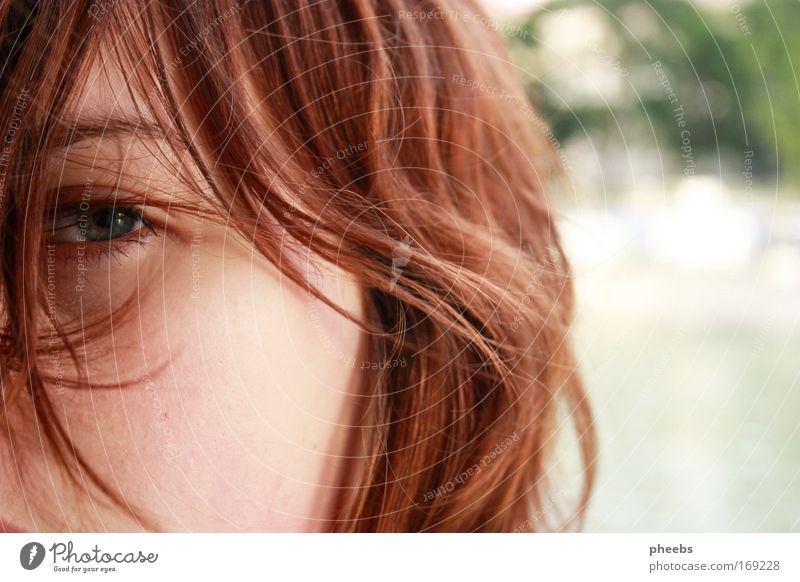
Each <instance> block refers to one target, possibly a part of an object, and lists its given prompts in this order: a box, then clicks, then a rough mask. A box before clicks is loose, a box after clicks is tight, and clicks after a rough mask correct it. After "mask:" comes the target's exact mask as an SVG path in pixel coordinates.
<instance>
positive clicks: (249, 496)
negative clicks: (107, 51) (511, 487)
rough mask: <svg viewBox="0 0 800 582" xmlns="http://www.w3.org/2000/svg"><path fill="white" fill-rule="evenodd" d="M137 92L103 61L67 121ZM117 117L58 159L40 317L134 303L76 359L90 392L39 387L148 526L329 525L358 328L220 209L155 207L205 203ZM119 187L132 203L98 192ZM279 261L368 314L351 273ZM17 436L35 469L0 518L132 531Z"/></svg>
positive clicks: (157, 143)
mask: <svg viewBox="0 0 800 582" xmlns="http://www.w3.org/2000/svg"><path fill="white" fill-rule="evenodd" d="M136 100H137V98H134V97H132V96H131V95H130V94H129V93H128V90H127V84H126V81H125V78H124V76H123V75H121V74H120V73H119V72H118V71H114V70H111V69H109V68H107V67H106V68H101V67H96V68H95V69H94V70H93V72H92V73H91V74H90V76H89V77H88V80H87V84H86V88H85V89H84V92H83V93H82V94H81V95H80V96H79V98H78V99H77V100H76V103H75V106H74V107H73V108H72V111H71V112H70V115H71V117H72V118H74V119H73V121H75V122H76V123H78V124H80V123H81V122H82V120H92V121H93V122H96V121H98V120H106V119H109V118H125V119H126V120H128V121H130V120H136V119H137V118H138V117H139V114H137V107H136V105H137V103H136ZM140 105H141V104H140ZM140 109H141V107H140ZM145 121H146V120H145ZM120 127H124V126H122V125H120V126H116V125H113V124H110V125H109V130H108V131H107V132H105V134H104V135H103V136H102V137H101V136H89V137H86V138H85V139H80V138H79V141H75V142H74V143H73V144H72V145H71V146H69V147H68V149H66V150H65V151H63V152H61V153H60V154H59V155H57V156H54V157H53V160H52V171H51V172H50V175H49V176H48V177H47V179H48V181H49V183H50V184H51V186H52V188H54V189H60V190H61V192H62V193H61V194H60V198H61V200H59V203H61V202H63V201H70V202H72V203H73V205H72V206H71V207H70V208H68V209H67V210H63V211H62V212H61V213H59V214H58V215H57V217H56V226H57V230H56V231H55V232H54V234H53V235H52V237H51V240H50V244H52V245H54V246H52V247H49V249H48V251H47V253H48V256H47V267H48V270H47V277H48V286H49V288H52V290H53V296H52V301H51V303H50V305H49V311H50V313H49V315H50V316H51V317H53V318H54V319H55V320H56V321H59V322H60V323H65V322H70V321H71V322H75V321H77V322H82V323H81V325H88V322H89V321H90V319H91V316H92V315H96V314H103V313H105V314H106V315H108V314H109V313H110V310H111V309H112V308H113V309H117V308H119V307H120V306H121V305H122V304H123V303H124V301H125V300H126V299H129V298H130V299H131V302H130V303H129V304H128V305H127V306H126V307H125V308H124V309H123V310H122V311H121V312H120V313H115V314H114V318H113V319H112V320H111V321H110V322H108V323H107V324H104V325H103V327H102V328H101V329H100V330H98V333H100V334H101V335H102V339H100V340H97V341H95V342H93V343H91V344H90V345H89V347H88V348H87V349H86V350H85V354H83V353H82V354H81V357H80V358H79V360H80V362H81V366H82V367H83V368H84V371H85V373H86V374H87V384H88V385H89V386H90V388H80V389H75V388H72V387H70V386H68V385H64V386H61V385H60V384H57V385H56V386H54V387H53V388H52V389H51V390H50V398H51V400H52V402H53V404H54V407H55V410H56V412H57V414H58V416H59V417H60V418H61V421H62V423H63V426H64V427H65V429H66V431H67V434H68V435H69V437H70V438H71V439H72V442H73V443H74V444H75V446H76V448H77V450H78V451H79V452H80V453H81V454H82V455H83V456H84V458H85V460H86V461H87V462H88V465H89V466H90V467H92V468H94V469H95V470H96V471H97V473H98V474H99V476H100V477H101V478H102V480H103V481H104V482H105V483H107V484H109V486H110V488H111V490H112V491H113V492H114V493H115V494H116V495H117V496H118V497H119V498H120V499H122V500H123V502H124V503H125V504H126V505H128V506H129V507H130V508H132V509H134V510H136V511H138V512H139V514H140V515H141V516H142V517H144V518H147V519H149V520H150V521H151V522H152V524H153V525H154V526H155V527H157V528H158V529H163V530H171V531H186V530H189V531H197V530H202V531H215V530H226V531H238V530H245V531H269V530H314V529H324V528H325V526H326V524H325V523H323V522H320V521H317V520H319V519H324V518H326V517H328V516H329V515H330V512H331V511H332V509H333V508H332V502H333V495H334V492H335V489H334V487H335V486H336V485H337V484H340V478H341V474H340V469H341V468H342V460H341V459H342V455H345V454H346V453H347V451H346V448H347V446H346V441H347V438H346V437H347V435H348V434H349V433H348V432H347V431H346V426H347V425H348V424H350V423H351V422H352V421H354V420H355V418H354V417H353V415H354V413H355V405H354V401H355V399H356V394H357V392H358V389H359V386H360V368H361V366H359V362H361V361H362V359H363V356H364V354H363V353H362V351H363V347H364V343H363V337H362V333H361V332H360V330H359V329H358V328H357V327H356V326H355V325H354V324H352V323H351V322H349V321H348V320H347V319H346V318H345V317H343V316H341V315H339V314H338V313H336V312H335V311H334V310H333V309H331V308H329V307H327V306H326V305H325V304H324V303H323V302H321V301H319V300H316V299H314V298H313V297H312V296H311V295H309V294H308V293H307V292H306V291H305V290H303V289H301V288H300V287H299V286H297V285H295V284H293V283H291V282H290V281H289V280H288V279H287V278H286V277H285V276H283V275H282V274H281V272H280V271H279V270H278V269H277V268H275V267H274V266H272V265H271V264H269V263H268V262H267V261H266V260H265V259H264V258H263V257H261V256H260V255H259V254H258V253H257V252H255V251H254V250H253V248H252V246H251V245H250V244H248V243H247V241H246V240H245V239H244V238H243V237H241V236H239V235H237V234H235V233H234V232H233V229H231V228H226V226H225V217H224V216H222V217H219V216H210V215H208V214H206V216H205V217H203V213H202V212H198V213H196V214H194V215H192V214H187V213H181V212H175V211H172V210H171V209H169V208H168V207H163V206H160V207H158V208H155V207H153V208H150V207H148V205H147V203H148V200H151V201H152V200H154V199H156V198H157V199H158V200H160V201H161V202H164V201H165V200H166V201H168V200H169V199H170V197H177V196H180V198H181V200H183V201H184V202H185V201H187V200H188V201H191V202H192V205H193V206H194V207H196V208H198V209H200V208H201V206H202V200H201V197H200V195H198V194H197V193H189V192H188V191H187V188H186V187H185V185H183V184H182V183H181V182H180V181H179V179H178V177H177V175H176V172H174V171H173V170H171V169H170V168H168V167H167V166H168V165H167V164H164V161H165V160H167V159H168V158H169V157H170V156H171V157H172V158H173V159H172V160H171V162H173V163H175V162H179V163H182V164H184V167H185V168H188V170H187V171H189V172H191V169H190V167H189V166H188V165H186V162H185V160H187V159H188V157H187V156H182V155H180V152H179V155H178V156H175V154H173V153H171V152H170V153H167V151H168V148H167V147H166V142H165V141H164V137H163V136H158V135H157V134H151V133H150V132H148V131H147V130H146V129H145V130H142V131H139V132H137V133H136V134H135V135H132V134H131V133H130V132H128V131H125V130H122V129H119V128H120ZM144 127H145V128H146V124H145V125H144ZM117 182H118V186H117V189H118V190H119V191H120V192H121V193H124V194H123V195H124V196H131V195H133V196H136V198H137V199H138V202H137V203H136V204H135V205H132V204H130V203H129V202H127V201H126V202H120V203H119V204H118V206H117V207H116V208H113V210H112V209H110V207H111V206H113V204H111V203H108V202H103V200H104V199H105V198H108V196H109V195H110V193H112V192H113V191H114V190H115V188H114V186H115V184H117ZM187 197H190V198H187ZM192 197H193V198H192ZM83 201H86V202H88V204H87V205H84V206H80V202H83ZM75 204H77V206H75ZM67 206H69V205H67ZM87 208H88V210H87ZM81 215H82V216H81ZM260 218H261V219H262V220H266V217H260ZM112 237H115V238H114V239H113V240H111V241H109V239H111V238H112ZM83 238H85V239H87V240H86V241H83V240H81V239H83ZM98 241H99V242H98ZM283 244H286V243H285V242H284V243H283ZM282 256H283V257H284V259H283V260H292V261H294V262H295V263H296V264H298V265H299V266H300V267H301V269H303V270H304V272H306V273H307V274H308V277H309V279H310V280H311V282H312V283H314V284H315V285H317V286H318V288H320V289H321V290H322V291H323V293H324V294H325V295H326V296H327V297H328V298H330V299H331V300H332V301H333V302H334V303H335V304H337V305H339V306H340V307H342V308H344V309H345V310H347V311H349V312H350V313H351V314H353V315H355V316H356V317H359V316H361V315H362V312H363V311H362V310H363V306H362V303H361V294H360V291H359V288H358V286H357V284H356V283H355V282H354V281H353V280H352V278H350V277H349V276H347V275H346V274H345V273H343V272H342V271H340V270H339V269H338V268H336V267H335V266H333V265H330V264H322V263H320V262H319V260H318V259H315V260H314V264H312V263H311V262H310V261H309V256H308V255H307V254H306V253H305V252H304V249H300V248H297V247H294V248H293V249H291V250H290V249H288V248H285V247H284V248H282ZM51 286H52V287H51ZM95 319H96V318H95ZM49 359H50V363H49V365H50V370H51V372H52V373H54V374H55V376H56V377H57V378H58V377H59V376H61V375H63V376H64V377H65V378H69V377H72V376H74V367H73V365H71V364H70V363H69V360H68V357H67V354H66V353H60V351H59V350H58V349H55V350H54V351H53V353H52V354H51V356H50V358H49ZM128 382H132V383H131V384H130V385H128V384H127V383H128ZM108 384H110V385H111V387H106V386H103V385H108ZM121 384H124V386H122V387H120V385H121ZM29 428H30V429H31V430H30V431H28V432H30V433H31V434H33V433H35V432H36V431H35V428H34V427H33V426H31V427H29ZM16 445H17V446H16V449H15V451H14V453H15V455H16V458H17V461H8V460H6V459H4V460H3V462H4V464H5V466H11V465H9V464H8V463H9V462H11V463H20V464H23V463H22V462H21V461H20V460H19V459H21V455H24V457H25V462H24V465H25V467H26V470H28V471H32V472H33V473H34V475H35V478H33V479H30V480H27V481H26V483H39V484H40V486H39V488H38V489H37V490H36V491H33V490H24V491H22V490H21V485H19V484H18V483H17V481H16V480H12V479H4V480H2V483H1V484H0V507H2V508H4V511H5V510H6V508H7V510H8V511H7V513H6V514H5V515H3V516H0V517H2V518H4V519H5V520H7V521H9V522H11V523H16V524H17V525H19V526H20V527H22V528H23V529H33V528H36V529H61V528H65V529H71V530H81V529H108V530H126V529H137V528H138V526H137V523H136V521H134V520H133V519H132V518H130V517H128V516H126V515H125V514H124V512H122V511H120V510H119V508H115V507H113V506H111V505H109V504H107V503H105V502H104V501H103V497H102V496H101V495H98V493H97V491H95V490H93V489H92V488H91V487H90V488H89V489H88V490H86V488H84V487H76V486H74V485H73V484H71V482H70V481H69V480H67V479H66V478H65V477H64V475H63V474H62V471H60V470H59V469H57V467H58V464H57V461H55V460H54V458H53V457H52V456H51V455H49V454H44V453H43V452H42V449H41V445H40V444H39V440H38V439H37V438H35V437H32V438H31V440H30V441H29V442H27V445H26V446H25V447H24V450H23V448H22V443H21V442H19V441H18V442H17V443H16ZM10 453H11V451H5V454H6V455H10ZM10 458H11V457H9V459H10ZM45 507H47V508H56V509H55V510H52V509H51V510H48V511H47V512H45V511H44V510H43V508H45Z"/></svg>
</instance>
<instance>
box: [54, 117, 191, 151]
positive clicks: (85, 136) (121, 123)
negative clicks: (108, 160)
mask: <svg viewBox="0 0 800 582" xmlns="http://www.w3.org/2000/svg"><path fill="white" fill-rule="evenodd" d="M52 131H53V135H54V136H55V139H56V144H57V147H59V148H67V147H69V146H71V145H74V144H76V143H78V142H81V141H87V140H90V139H96V138H104V139H116V138H121V137H132V136H136V137H142V138H146V139H153V140H158V139H166V140H168V141H170V142H173V143H183V140H182V139H181V138H180V136H179V134H178V132H177V131H175V130H167V129H165V128H164V127H163V126H162V125H161V124H159V123H157V122H155V121H152V120H149V119H145V118H143V117H138V116H137V117H126V116H123V115H103V116H94V115H91V116H86V115H84V116H81V117H77V118H74V119H64V120H59V121H58V122H56V124H55V127H54V128H53V130H52ZM41 133H42V132H39V133H38V135H41Z"/></svg>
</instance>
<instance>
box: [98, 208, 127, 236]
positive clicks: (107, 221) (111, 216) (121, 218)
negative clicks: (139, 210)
mask: <svg viewBox="0 0 800 582" xmlns="http://www.w3.org/2000/svg"><path fill="white" fill-rule="evenodd" d="M92 222H93V223H94V226H95V227H96V229H97V230H99V231H102V234H100V233H98V234H99V235H100V236H98V237H97V238H102V239H106V240H110V239H113V238H116V237H118V236H123V235H125V234H128V233H129V232H130V231H131V229H132V228H133V223H134V222H135V217H134V216H132V215H131V214H130V213H129V212H126V211H125V210H114V209H112V208H104V209H101V210H98V211H97V212H96V213H95V214H94V216H93V217H92Z"/></svg>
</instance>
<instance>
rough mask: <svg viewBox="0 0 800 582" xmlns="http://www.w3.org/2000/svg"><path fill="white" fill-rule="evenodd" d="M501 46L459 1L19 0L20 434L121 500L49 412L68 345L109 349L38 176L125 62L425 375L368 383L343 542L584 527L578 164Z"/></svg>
mask: <svg viewBox="0 0 800 582" xmlns="http://www.w3.org/2000/svg"><path fill="white" fill-rule="evenodd" d="M493 28H496V27H494V26H491V21H490V20H489V19H488V18H487V17H486V16H485V15H484V14H483V13H482V12H481V11H480V9H479V8H477V6H476V5H474V4H473V3H472V2H468V1H456V0H436V1H420V2H415V1H406V0H375V1H369V2H367V1H364V0H341V1H337V2H333V1H330V2H328V1H312V0H291V1H289V0H249V1H246V0H238V1H236V0H158V1H152V0H106V1H104V2H100V1H98V0H95V1H93V2H89V1H87V0H48V2H35V1H23V0H9V1H5V2H3V3H2V4H1V5H0V34H2V36H1V37H0V38H2V49H1V50H2V52H1V53H0V55H1V58H2V62H0V88H1V90H2V106H0V131H2V135H3V136H4V137H5V140H4V141H5V143H3V144H2V146H3V150H2V159H1V160H0V175H1V176H2V177H1V178H0V240H2V259H1V260H2V272H1V277H2V278H1V279H0V286H1V287H2V288H1V289H0V293H2V295H1V296H0V297H1V299H0V301H2V305H1V307H2V336H1V338H0V341H2V354H1V355H0V357H1V358H2V360H0V367H1V370H2V382H3V384H2V398H3V401H2V404H3V406H2V408H3V413H4V415H5V416H4V418H5V426H6V428H7V430H4V431H3V432H4V433H6V437H7V438H8V439H11V440H12V441H13V440H14V439H18V441H17V442H21V441H19V439H21V438H23V436H22V435H24V434H25V432H26V431H31V430H34V429H33V428H32V426H34V424H32V423H35V426H37V427H39V430H40V432H41V434H42V435H44V439H45V440H46V442H47V443H48V446H49V447H51V448H52V450H53V451H55V452H56V453H57V454H58V457H59V459H60V461H61V462H62V463H63V467H64V469H65V470H67V471H69V473H70V474H72V475H75V476H76V477H75V479H76V482H78V483H80V482H81V481H79V477H78V475H80V479H83V478H87V476H88V478H89V479H91V480H92V481H94V482H95V483H96V484H97V485H99V486H100V487H101V488H102V489H103V491H105V492H106V493H107V494H108V496H109V497H110V498H113V497H114V493H113V489H112V488H111V487H110V486H109V485H108V484H107V483H105V482H104V480H103V478H102V476H101V475H99V474H98V473H97V472H96V471H95V470H93V468H92V467H91V466H89V465H88V463H86V462H85V460H84V459H83V458H82V457H81V455H80V452H79V451H76V450H75V449H74V447H72V446H71V444H70V441H69V438H68V436H67V434H66V431H65V429H64V427H62V426H60V425H59V423H58V421H57V418H56V415H55V414H54V411H53V405H52V403H51V402H49V401H48V397H47V392H46V388H47V387H48V385H52V384H53V383H54V382H56V381H64V380H63V379H58V378H55V377H54V375H53V373H52V370H49V369H48V366H47V363H46V356H47V354H48V353H49V352H48V350H49V349H50V346H51V345H52V342H53V337H54V336H55V337H58V338H59V339H58V341H59V342H63V345H64V346H66V347H67V349H68V353H69V354H71V355H72V357H73V358H74V357H76V356H77V352H78V351H79V348H77V347H76V345H79V344H80V343H81V342H79V341H75V340H76V338H77V337H78V336H76V334H83V335H82V336H81V337H85V336H86V334H88V333H89V330H88V329H80V330H77V329H72V330H70V329H66V328H61V327H59V328H58V329H55V330H54V329H53V324H52V323H50V321H49V319H48V318H47V316H46V313H47V305H48V303H47V288H46V287H47V285H46V279H45V276H44V267H41V268H40V266H42V265H45V264H46V248H45V244H44V228H45V227H44V224H45V220H44V217H45V216H46V213H47V211H48V209H49V208H51V205H52V201H51V200H50V199H49V197H50V196H51V195H50V194H49V193H48V192H47V191H45V190H44V188H43V187H42V185H40V184H39V183H38V182H37V179H36V177H37V175H39V174H40V172H41V171H42V169H43V167H44V164H45V163H46V160H47V156H48V152H50V151H52V148H54V147H56V146H57V145H58V143H59V140H61V139H63V136H64V134H65V132H68V131H70V130H71V129H70V128H68V127H65V126H64V124H63V123H62V120H63V113H64V111H65V110H66V108H67V107H68V106H69V104H70V102H71V100H72V99H74V96H75V95H76V94H78V93H79V92H80V88H81V83H82V82H84V80H85V78H86V75H85V72H86V71H87V69H88V67H89V66H90V65H91V63H92V62H93V61H94V60H95V59H96V58H97V56H98V55H100V54H102V55H103V57H104V58H106V59H107V60H109V61H113V62H114V63H115V65H116V66H118V67H119V68H120V70H122V71H126V73H127V75H128V76H127V82H128V89H129V91H130V92H131V94H132V95H135V96H136V102H137V105H138V106H139V107H141V108H142V109H143V110H146V111H148V112H149V113H150V115H151V116H152V117H153V118H154V119H157V120H158V124H159V125H160V128H161V130H163V131H164V133H165V134H167V135H169V136H171V137H170V139H172V140H174V141H175V143H180V144H181V146H182V147H184V148H185V149H186V151H188V152H189V154H190V156H191V159H192V163H193V165H194V167H195V168H196V170H197V180H196V183H195V184H194V186H195V187H201V188H203V190H204V192H210V193H211V194H212V196H211V200H213V208H212V210H211V211H210V212H211V214H216V215H217V216H218V217H220V219H222V220H224V221H225V222H226V224H228V225H229V227H230V228H231V229H234V230H235V231H237V232H238V233H240V234H241V235H242V236H243V237H245V238H246V239H247V240H248V241H250V243H251V244H252V246H253V247H254V248H255V249H257V251H258V252H260V253H261V254H263V256H265V257H266V258H267V259H269V260H270V261H271V262H273V263H274V264H275V265H277V266H278V267H279V268H280V270H281V271H282V272H283V273H284V274H285V275H286V276H288V277H290V278H291V279H292V280H293V281H295V282H297V283H298V284H301V285H303V286H304V287H305V288H307V289H308V290H309V292H310V293H313V294H315V295H317V296H318V297H320V294H319V292H318V291H317V290H316V289H314V288H313V287H312V286H311V285H309V283H308V282H307V281H306V279H305V277H304V276H303V274H302V273H300V272H299V271H298V270H297V269H295V268H294V267H293V266H292V264H291V262H289V261H286V260H285V258H284V259H283V260H282V257H283V252H282V249H281V245H280V244H278V242H279V241H280V240H282V239H281V237H280V236H279V235H278V233H285V234H286V235H288V237H289V238H290V239H291V240H292V241H293V243H294V244H295V245H296V246H297V248H299V249H303V250H304V252H310V253H312V254H314V255H317V256H319V257H322V258H324V259H326V260H328V261H330V262H332V263H334V264H336V265H337V266H339V267H340V268H342V269H344V270H345V271H347V272H349V273H352V274H353V275H354V276H355V277H356V278H357V280H358V282H359V284H360V286H361V288H362V290H363V294H364V299H365V304H366V306H367V315H366V318H365V320H364V321H358V323H359V325H360V326H361V327H362V329H363V330H364V333H365V334H367V335H368V338H369V352H370V356H369V357H370V361H373V362H391V361H403V362H405V363H406V365H403V366H399V365H398V366H390V365H386V366H383V365H378V366H373V368H374V369H371V370H369V371H368V374H367V375H366V378H365V381H364V385H363V387H361V391H360V395H361V401H362V402H363V410H362V411H361V414H360V415H359V422H358V423H357V426H353V427H350V428H349V430H350V434H351V436H350V438H352V439H353V442H360V443H365V446H366V450H365V451H363V453H361V454H360V455H358V456H354V458H353V459H351V460H352V461H353V462H352V463H349V464H348V465H347V466H346V467H345V468H344V469H343V470H346V471H349V472H350V473H349V476H348V478H347V479H344V480H343V485H342V487H341V488H340V491H339V494H338V495H339V502H338V504H337V509H336V512H335V514H333V515H330V517H329V522H328V526H327V528H326V529H328V530H330V531H372V532H378V531H379V532H408V531H412V532H417V531H520V530H523V529H524V530H547V529H567V528H573V527H575V526H576V524H578V523H579V522H580V518H581V516H583V514H584V513H585V509H586V506H587V502H588V500H589V496H590V491H591V487H592V481H593V478H594V474H595V473H594V471H595V470H594V462H595V454H596V453H595V450H596V449H595V435H594V430H593V425H592V417H591V413H590V408H589V404H588V401H587V398H586V394H585V392H584V389H583V386H582V383H581V380H580V377H579V375H578V373H577V370H576V365H575V361H574V359H573V356H572V353H571V349H570V346H569V330H570V326H571V318H572V305H573V294H572V287H571V282H570V268H569V264H568V262H567V260H566V258H565V256H564V253H563V251H562V247H561V244H560V242H559V237H558V233H557V231H556V228H555V225H554V223H553V212H552V210H551V208H550V201H549V200H548V191H552V190H553V188H554V187H555V186H556V185H557V181H558V176H559V169H558V164H557V157H556V156H555V155H554V152H553V150H552V147H551V146H550V144H549V143H548V141H547V139H546V136H545V135H543V132H542V130H541V127H542V123H541V122H540V121H539V120H538V119H537V118H536V117H535V114H534V112H533V110H532V109H531V108H530V107H529V106H528V104H527V103H528V101H527V97H526V95H525V92H524V90H523V89H522V85H521V83H520V82H519V81H518V71H517V70H516V69H515V67H514V66H513V65H512V64H510V62H509V60H508V57H507V56H506V53H505V49H504V46H503V44H504V43H503V40H502V38H501V37H500V36H499V35H497V34H496V33H495V31H493V30H492V29H493ZM102 129H103V126H100V127H99V130H102ZM73 130H74V128H73ZM0 139H2V138H0ZM320 170H321V171H320ZM172 203H173V204H175V205H179V206H180V204H181V203H180V201H173V202H172ZM184 210H185V211H187V212H191V211H192V209H191V208H190V207H189V206H188V205H186V208H184ZM323 299H324V298H323ZM326 301H327V300H326ZM333 307H334V308H336V309H337V310H339V311H340V312H341V309H340V308H338V307H336V306H335V305H334V306H333ZM345 315H348V316H349V314H346V313H345ZM97 329H98V330H100V329H102V328H101V327H98V328H97ZM81 349H83V348H81ZM74 383H75V384H76V385H78V384H80V379H79V378H77V379H74ZM12 409H13V410H15V411H18V412H19V414H17V413H16V412H15V413H14V414H11V411H12ZM20 415H21V416H20ZM26 415H27V416H26ZM19 418H27V419H28V421H27V422H24V423H23V422H20V421H19ZM565 421H571V423H572V425H573V426H574V429H575V434H576V438H577V440H578V442H579V445H580V446H579V450H580V451H581V458H582V466H581V469H580V473H579V474H576V475H574V479H573V480H571V482H570V484H571V483H572V482H582V485H581V490H580V492H579V493H578V499H577V503H576V504H574V505H570V507H561V508H560V509H559V510H558V511H556V510H555V509H554V505H559V506H561V505H562V504H561V503H558V504H554V503H553V499H560V498H563V497H564V496H563V495H561V494H559V493H558V492H559V491H563V489H562V488H561V486H560V485H559V484H558V482H557V480H556V479H555V478H554V476H553V470H552V468H553V463H554V461H555V460H556V459H555V458H554V455H553V451H554V444H555V440H556V435H557V434H558V431H559V427H560V426H562V425H563V424H564V423H565ZM345 481H346V482H347V483H348V484H347V485H345V484H344V483H345ZM117 502H119V503H120V505H121V506H123V507H124V506H125V504H124V502H123V501H122V500H117ZM125 509H126V510H129V511H132V512H135V511H136V508H127V507H125ZM532 515H540V516H545V518H546V519H534V520H533V523H532V522H531V516H532Z"/></svg>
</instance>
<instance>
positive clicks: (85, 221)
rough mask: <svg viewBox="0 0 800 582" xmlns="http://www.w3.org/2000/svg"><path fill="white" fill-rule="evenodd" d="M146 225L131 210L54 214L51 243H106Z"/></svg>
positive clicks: (135, 211)
mask: <svg viewBox="0 0 800 582" xmlns="http://www.w3.org/2000/svg"><path fill="white" fill-rule="evenodd" d="M145 226H147V223H146V222H145V221H144V219H143V218H142V215H141V213H140V212H139V211H138V210H136V209H134V208H93V209H89V210H86V211H82V210H70V211H67V212H61V211H58V212H56V215H55V218H54V220H53V225H52V230H51V237H50V240H51V242H55V243H78V242H107V241H112V240H114V239H118V238H122V237H124V236H127V235H129V234H132V233H134V232H136V231H138V230H139V229H141V228H143V227H145Z"/></svg>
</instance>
